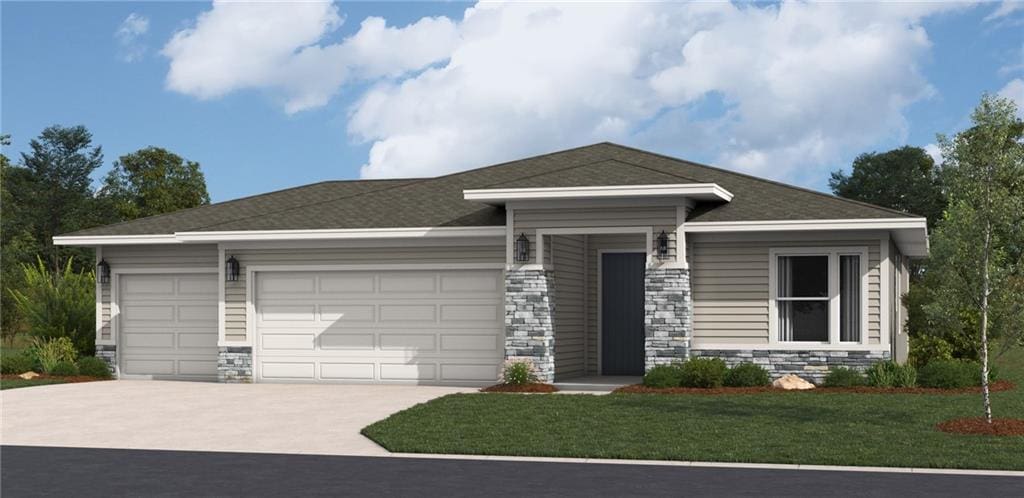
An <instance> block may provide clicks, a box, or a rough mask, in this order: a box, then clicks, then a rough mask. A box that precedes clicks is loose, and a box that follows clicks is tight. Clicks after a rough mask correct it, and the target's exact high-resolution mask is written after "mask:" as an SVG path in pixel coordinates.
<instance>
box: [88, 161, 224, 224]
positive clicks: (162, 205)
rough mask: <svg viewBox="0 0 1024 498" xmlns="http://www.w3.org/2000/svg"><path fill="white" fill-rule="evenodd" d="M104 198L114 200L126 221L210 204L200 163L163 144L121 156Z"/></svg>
mask: <svg viewBox="0 0 1024 498" xmlns="http://www.w3.org/2000/svg"><path fill="white" fill-rule="evenodd" d="M100 198H101V199H104V200H106V201H108V202H110V203H111V204H112V205H113V206H114V209H115V210H116V212H117V213H118V216H119V217H120V219H122V220H131V219H135V218H140V217H144V216H152V215H156V214H161V213H167V212H171V211H177V210H179V209H185V208H191V207H196V206H199V205H203V204H209V203H210V194H208V193H207V192H206V179H205V177H204V176H203V172H202V171H200V170H199V163H197V162H193V161H186V160H184V159H182V158H181V157H180V156H178V155H177V154H174V153H173V152H170V151H168V150H166V149H162V148H159V147H147V148H145V149H141V150H138V151H135V152H133V153H131V154H126V155H123V156H121V157H120V158H119V159H118V161H117V162H115V163H114V168H113V169H112V170H111V171H110V173H108V174H107V176H106V179H105V180H104V182H103V187H102V188H101V189H100Z"/></svg>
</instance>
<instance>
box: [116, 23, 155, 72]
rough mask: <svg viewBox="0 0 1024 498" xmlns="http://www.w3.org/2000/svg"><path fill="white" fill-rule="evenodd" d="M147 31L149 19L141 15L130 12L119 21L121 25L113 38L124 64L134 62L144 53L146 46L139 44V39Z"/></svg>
mask: <svg viewBox="0 0 1024 498" xmlns="http://www.w3.org/2000/svg"><path fill="white" fill-rule="evenodd" d="M148 31H149V18H147V17H146V16H144V15H142V14H137V13H135V12H132V13H131V14H128V17H125V18H124V20H123V21H121V25H120V26H118V27H117V31H115V32H114V38H116V39H117V43H118V45H119V48H120V49H119V57H120V58H121V60H123V61H125V62H135V61H137V60H139V59H141V58H142V56H143V55H145V53H146V46H145V45H143V44H142V43H140V42H139V38H140V37H141V36H142V35H145V34H146V33H147V32H148Z"/></svg>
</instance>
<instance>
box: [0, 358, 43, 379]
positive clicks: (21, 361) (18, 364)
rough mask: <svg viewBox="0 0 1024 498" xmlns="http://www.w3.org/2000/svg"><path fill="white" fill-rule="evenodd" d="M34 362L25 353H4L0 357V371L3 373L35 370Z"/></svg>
mask: <svg viewBox="0 0 1024 498" xmlns="http://www.w3.org/2000/svg"><path fill="white" fill-rule="evenodd" d="M35 368H36V362H35V361H34V360H33V359H32V357H31V356H29V355H27V354H25V353H21V352H19V353H17V354H5V355H3V358H0V372H2V373H5V374H15V375H17V374H23V373H25V372H31V371H33V370H35Z"/></svg>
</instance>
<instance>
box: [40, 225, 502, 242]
mask: <svg viewBox="0 0 1024 498" xmlns="http://www.w3.org/2000/svg"><path fill="white" fill-rule="evenodd" d="M504 236H505V227H503V226H486V227H418V228H365V229H364V228H358V229H336V230H335V229H330V230H250V231H222V232H177V233H174V234H169V235H107V236H83V237H75V236H64V237H54V238H53V241H54V244H57V245H75V246H101V245H127V244H182V243H194V242H232V241H275V240H281V241H294V240H358V239H411V238H443V237H504Z"/></svg>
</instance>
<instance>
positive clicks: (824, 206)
mask: <svg viewBox="0 0 1024 498" xmlns="http://www.w3.org/2000/svg"><path fill="white" fill-rule="evenodd" d="M670 183H717V184H719V185H720V186H722V187H723V188H725V189H726V190H728V191H730V192H732V194H733V195H734V197H733V199H732V202H729V203H701V204H698V206H697V207H696V209H695V210H694V211H693V213H691V215H690V219H689V220H690V221H754V220H802V219H850V218H854V219H856V218H893V217H903V216H913V215H909V214H906V213H902V212H899V211H894V210H891V209H887V208H882V207H878V206H872V205H870V204H865V203H861V202H856V201H851V200H847V199H841V198H838V197H835V196H831V195H828V194H823V193H821V192H815V191H812V190H807V189H803V188H799V187H793V186H790V185H785V184H782V183H778V182H773V181H769V180H764V179H761V178H756V177H753V176H749V175H744V174H741V173H736V172H732V171H728V170H724V169H719V168H714V167H711V166H705V165H702V164H697V163H693V162H689V161H683V160H680V159H675V158H671V157H667V156H663V155H660V154H654V153H651V152H646V151H642V150H638V149H633V148H630V147H624V146H621V145H616V144H611V143H599V144H595V145H589V146H586V147H580V148H576V149H569V150H565V151H561V152H555V153H551V154H545V155H541V156H536V157H531V158H527V159H521V160H518V161H511V162H507V163H502V164H497V165H493V166H488V167H485V168H480V169H475V170H470V171H464V172H461V173H455V174H451V175H446V176H440V177H436V178H423V179H404V180H353V181H330V182H322V183H316V184H312V185H307V186H303V187H296V188H291V189H286V190H280V191H277V192H270V193H267V194H262V195H257V196H253V197H246V198H242V199H236V200H232V201H227V202H220V203H217V204H211V205H208V206H200V207H197V208H193V209H186V210H183V211H178V212H174V213H167V214H162V215H158V216H151V217H148V218H142V219H138V220H133V221H128V222H124V223H118V224H114V225H107V226H101V227H96V228H90V229H86V230H80V231H78V232H74V233H70V234H66V235H90V236H96V235H150V234H171V233H174V232H198V231H236V230H300V229H332V228H334V229H340V228H399V227H446V226H502V225H504V224H505V214H504V210H503V209H502V208H500V207H492V206H488V205H485V204H480V203H476V202H470V201H466V200H464V199H463V196H462V191H463V190H465V189H480V188H531V187H576V186H597V185H648V184H650V185H653V184H670Z"/></svg>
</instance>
